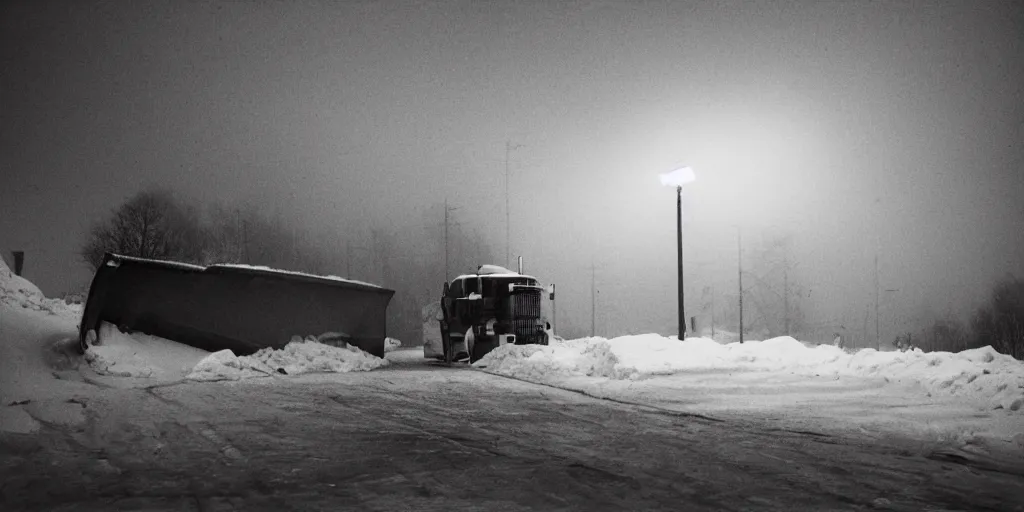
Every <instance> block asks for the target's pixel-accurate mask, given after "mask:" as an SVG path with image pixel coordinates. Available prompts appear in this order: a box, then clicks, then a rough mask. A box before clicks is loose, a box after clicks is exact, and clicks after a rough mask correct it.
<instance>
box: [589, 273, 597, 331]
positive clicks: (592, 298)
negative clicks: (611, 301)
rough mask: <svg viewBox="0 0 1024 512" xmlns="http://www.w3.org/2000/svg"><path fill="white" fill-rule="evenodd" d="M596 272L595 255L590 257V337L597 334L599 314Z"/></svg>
mask: <svg viewBox="0 0 1024 512" xmlns="http://www.w3.org/2000/svg"><path fill="white" fill-rule="evenodd" d="M595 274H596V270H594V257H593V256H591V257H590V337H591V338H593V337H594V336H595V332H596V330H595V328H594V326H595V325H596V320H595V319H596V317H597V315H596V314H595V313H596V312H597V300H596V297H597V292H596V290H597V287H596V285H595V284H594V282H595V278H594V275H595Z"/></svg>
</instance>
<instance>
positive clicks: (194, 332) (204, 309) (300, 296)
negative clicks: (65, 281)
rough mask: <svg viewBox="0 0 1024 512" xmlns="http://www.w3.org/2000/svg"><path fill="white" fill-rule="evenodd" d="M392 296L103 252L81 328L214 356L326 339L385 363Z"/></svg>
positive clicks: (248, 270) (273, 274)
mask: <svg viewBox="0 0 1024 512" xmlns="http://www.w3.org/2000/svg"><path fill="white" fill-rule="evenodd" d="M394 294H395V292H394V291H393V290H388V289H385V288H381V287H378V286H375V285H372V284H367V283H360V282H355V281H348V280H342V279H335V278H326V277H319V276H312V275H308V274H299V273H293V272H285V271H279V270H270V269H264V268H253V267H243V266H230V265H212V266H209V267H201V266H197V265H189V264H185V263H176V262H169V261H158V260H147V259H141V258H132V257H127V256H120V255H116V254H107V255H106V256H105V257H104V261H103V264H102V265H100V267H99V269H97V271H96V275H95V277H94V278H93V281H92V285H91V286H90V288H89V299H88V302H87V303H86V306H85V311H84V312H83V314H82V323H81V325H80V326H79V340H80V343H81V348H82V350H85V349H86V335H87V334H88V332H89V331H90V330H94V331H96V332H99V327H100V325H101V324H102V323H103V322H108V323H111V324H113V325H116V326H118V327H120V328H121V329H122V330H130V331H139V332H143V333H146V334H150V335H153V336H159V337H161V338H167V339H169V340H174V341H177V342H179V343H184V344H187V345H191V346H193V347H196V348H200V349H203V350H207V351H210V352H215V351H218V350H223V349H230V350H231V351H232V352H234V353H235V355H248V354H251V353H253V352H256V351H257V350H259V349H261V348H265V347H271V348H275V349H276V348H282V347H284V346H285V345H286V344H288V342H289V341H291V338H292V336H295V335H298V336H302V337H305V336H309V335H312V336H321V335H325V334H328V333H330V334H329V336H328V337H330V338H332V339H334V340H343V341H345V342H347V343H349V344H350V345H354V346H357V347H359V348H360V349H362V350H363V351H366V352H369V353H370V354H373V355H375V356H377V357H384V338H385V337H386V325H387V306H388V303H389V302H390V301H391V297H392V296H394Z"/></svg>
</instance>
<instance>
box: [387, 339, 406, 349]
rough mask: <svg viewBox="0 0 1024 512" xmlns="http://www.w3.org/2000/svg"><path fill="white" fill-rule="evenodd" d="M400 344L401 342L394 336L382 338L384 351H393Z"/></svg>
mask: <svg viewBox="0 0 1024 512" xmlns="http://www.w3.org/2000/svg"><path fill="white" fill-rule="evenodd" d="M401 346H402V342H401V341H399V340H397V339H395V338H384V352H394V351H395V350H398V348H399V347H401Z"/></svg>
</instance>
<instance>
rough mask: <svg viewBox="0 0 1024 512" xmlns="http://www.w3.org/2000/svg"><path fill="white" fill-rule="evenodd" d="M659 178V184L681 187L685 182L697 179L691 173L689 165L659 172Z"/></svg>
mask: <svg viewBox="0 0 1024 512" xmlns="http://www.w3.org/2000/svg"><path fill="white" fill-rule="evenodd" d="M658 177H659V178H661V184H662V185H666V186H669V187H681V186H683V185H686V184H687V183H689V182H691V181H693V180H695V179H697V176H696V175H694V174H693V169H691V168H689V167H680V168H678V169H676V170H674V171H672V172H669V173H665V174H659V175H658Z"/></svg>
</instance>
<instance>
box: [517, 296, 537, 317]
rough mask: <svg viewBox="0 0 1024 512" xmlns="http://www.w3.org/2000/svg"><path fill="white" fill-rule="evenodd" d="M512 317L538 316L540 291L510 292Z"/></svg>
mask: <svg viewBox="0 0 1024 512" xmlns="http://www.w3.org/2000/svg"><path fill="white" fill-rule="evenodd" d="M512 318H513V319H514V320H518V319H520V318H530V319H534V318H540V291H532V290H531V291H528V292H519V293H514V294H512Z"/></svg>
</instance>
